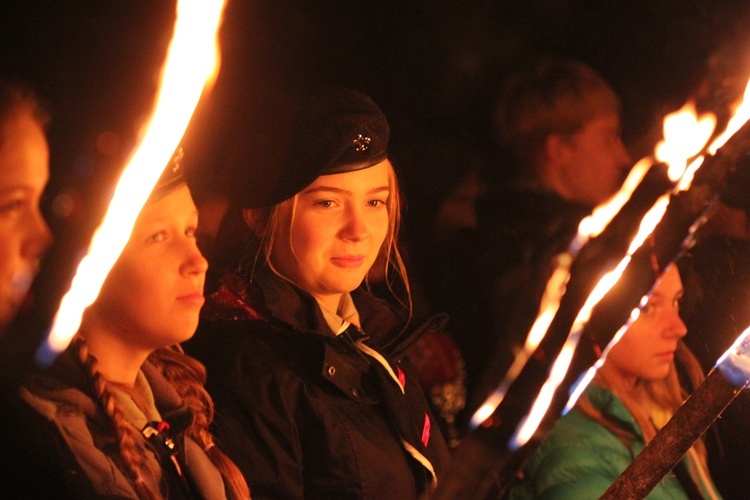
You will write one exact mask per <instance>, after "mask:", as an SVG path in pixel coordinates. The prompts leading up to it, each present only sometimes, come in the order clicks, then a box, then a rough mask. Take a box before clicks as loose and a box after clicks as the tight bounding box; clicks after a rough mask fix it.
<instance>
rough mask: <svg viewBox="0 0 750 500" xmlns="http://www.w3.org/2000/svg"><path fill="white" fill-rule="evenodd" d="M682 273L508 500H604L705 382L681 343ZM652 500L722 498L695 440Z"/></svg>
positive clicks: (667, 275)
mask: <svg viewBox="0 0 750 500" xmlns="http://www.w3.org/2000/svg"><path fill="white" fill-rule="evenodd" d="M682 295H683V288H682V281H681V279H680V274H679V272H678V270H677V267H676V266H674V265H672V266H670V267H668V268H667V269H666V271H664V273H663V274H662V275H661V276H660V277H659V280H658V282H657V285H656V286H655V287H654V290H653V293H652V294H651V295H650V297H649V299H648V302H647V303H646V305H645V306H644V307H643V308H642V309H641V312H640V315H639V316H638V318H637V319H636V320H635V321H634V322H633V323H632V324H631V325H630V327H629V328H628V330H627V331H626V332H625V333H624V335H623V336H622V338H621V339H620V340H619V342H618V343H617V344H615V345H614V346H613V347H612V348H611V349H610V350H609V352H608V353H607V355H606V359H605V361H604V363H603V364H602V366H601V367H600V368H599V369H598V370H597V373H596V375H595V377H594V379H593V380H592V382H591V383H590V384H589V386H588V387H587V388H586V390H585V392H584V394H583V395H582V396H581V398H580V399H579V400H578V402H577V403H576V406H575V407H574V408H573V409H572V410H571V411H569V412H568V413H567V414H566V415H564V416H563V417H562V418H561V419H560V420H558V422H557V424H556V425H555V427H554V428H553V429H552V430H551V431H550V433H549V434H548V435H547V437H546V439H545V440H544V441H543V442H542V443H541V444H540V445H539V447H538V448H537V449H536V451H535V453H534V454H533V456H532V458H531V460H530V461H529V464H528V465H527V467H526V470H525V473H524V475H525V477H524V480H523V482H522V484H521V485H519V486H516V487H514V488H513V489H511V491H510V498H599V496H601V494H602V493H604V492H605V491H606V490H607V488H608V487H609V486H610V484H611V483H612V482H613V481H614V480H615V479H617V477H618V476H619V475H620V473H621V472H622V471H623V470H625V468H626V467H627V466H628V465H629V464H630V462H631V461H632V460H633V458H635V456H636V455H638V454H639V453H640V452H641V451H642V450H643V448H644V446H645V445H646V444H647V443H648V442H649V441H651V440H652V439H653V438H654V436H655V435H656V433H657V432H658V430H659V429H660V428H661V427H662V426H664V424H666V423H667V421H668V420H669V419H670V418H671V417H672V415H673V414H674V413H675V412H676V411H677V409H678V408H679V407H680V405H682V403H683V402H684V401H685V399H686V398H687V396H688V392H687V390H686V388H685V387H684V386H683V382H681V376H682V377H684V384H685V385H687V387H691V388H695V387H697V386H698V385H699V384H700V382H701V381H702V380H703V378H704V376H703V372H702V370H701V367H700V364H699V363H698V360H697V359H696V358H695V356H694V355H693V353H692V352H690V350H689V349H688V347H687V346H686V345H685V344H684V342H683V341H682V339H683V337H684V336H685V334H686V333H687V328H686V327H685V324H684V323H683V322H682V319H681V318H680V316H679V303H680V299H681V298H682ZM649 498H719V494H718V492H717V491H716V489H715V487H714V485H713V483H712V481H711V478H710V476H709V472H708V467H707V464H706V448H705V445H704V444H703V441H702V440H698V441H697V442H696V443H695V444H694V445H693V446H692V447H691V448H690V450H688V452H687V454H686V455H685V457H683V459H682V461H681V462H680V464H678V466H677V467H675V469H674V470H673V471H672V474H669V475H667V476H666V477H665V478H664V479H663V480H662V481H661V482H660V483H659V484H658V485H657V486H656V487H655V488H654V490H653V491H652V493H651V495H650V496H649Z"/></svg>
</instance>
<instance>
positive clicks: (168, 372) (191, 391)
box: [149, 346, 250, 499]
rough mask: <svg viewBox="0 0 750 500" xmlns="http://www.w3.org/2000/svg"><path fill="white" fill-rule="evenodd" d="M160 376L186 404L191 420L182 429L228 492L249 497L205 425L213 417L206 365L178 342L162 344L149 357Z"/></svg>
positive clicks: (235, 495) (230, 462)
mask: <svg viewBox="0 0 750 500" xmlns="http://www.w3.org/2000/svg"><path fill="white" fill-rule="evenodd" d="M149 361H151V362H152V363H153V364H154V365H155V366H157V367H159V369H160V371H161V373H162V374H163V375H164V377H165V378H166V379H167V380H169V381H170V382H171V383H172V385H173V386H174V388H175V390H176V391H177V393H178V394H179V395H180V397H181V398H182V400H183V402H184V403H185V404H186V405H187V407H188V408H190V411H191V413H192V416H193V418H192V422H191V424H190V426H189V427H188V428H187V430H186V431H185V432H186V434H187V435H188V436H190V438H192V439H193V440H194V441H195V442H196V443H198V444H199V445H200V446H201V447H202V448H203V451H204V452H205V453H206V455H207V456H208V457H209V458H210V459H211V462H212V463H213V464H214V465H215V466H216V468H217V469H218V470H219V472H220V473H221V475H222V477H223V478H224V479H225V481H226V482H227V485H228V486H229V489H230V491H231V493H232V498H238V499H249V498H250V490H249V488H248V485H247V482H246V481H245V478H244V477H243V475H242V473H241V472H240V470H239V468H237V466H236V465H235V464H234V462H232V461H231V460H230V459H229V457H227V456H226V455H225V454H224V453H222V452H221V450H219V448H218V447H217V446H215V443H214V437H213V435H212V434H211V432H210V431H209V426H210V425H211V422H212V421H213V418H214V403H213V400H212V399H211V396H210V395H209V394H208V392H207V391H206V389H205V387H204V384H205V382H206V369H205V367H204V366H203V365H202V364H201V363H200V362H199V361H198V360H197V359H195V358H192V357H190V356H188V355H186V354H185V353H184V352H183V350H182V348H181V347H179V346H172V347H164V348H161V349H157V350H156V351H154V352H153V353H152V354H151V356H150V357H149Z"/></svg>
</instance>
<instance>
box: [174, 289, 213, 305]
mask: <svg viewBox="0 0 750 500" xmlns="http://www.w3.org/2000/svg"><path fill="white" fill-rule="evenodd" d="M177 300H178V301H179V302H182V303H184V304H188V305H194V306H198V307H200V306H202V305H203V303H204V302H205V301H206V299H205V298H204V297H203V292H192V293H188V294H185V295H180V296H179V297H177Z"/></svg>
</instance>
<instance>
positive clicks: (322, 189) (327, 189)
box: [300, 186, 391, 195]
mask: <svg viewBox="0 0 750 500" xmlns="http://www.w3.org/2000/svg"><path fill="white" fill-rule="evenodd" d="M390 190H391V188H390V187H389V186H380V187H376V188H372V189H370V190H369V191H367V194H376V193H383V192H390ZM321 192H328V193H339V194H345V195H353V194H354V193H352V192H351V191H349V190H348V189H343V188H337V187H333V186H318V187H314V188H310V189H306V190H304V191H302V193H300V194H303V195H305V194H315V193H321Z"/></svg>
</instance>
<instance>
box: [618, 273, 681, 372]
mask: <svg viewBox="0 0 750 500" xmlns="http://www.w3.org/2000/svg"><path fill="white" fill-rule="evenodd" d="M682 294H683V290H682V281H681V280H680V274H679V272H678V271H677V268H676V266H670V268H669V269H668V270H667V271H666V272H665V273H664V275H663V276H662V277H661V280H660V282H659V284H658V285H657V286H656V288H655V289H654V292H653V294H652V295H651V297H650V298H649V301H648V304H647V305H646V306H645V307H644V308H643V310H642V311H641V314H640V316H639V317H638V319H637V320H636V321H634V322H633V324H632V325H631V326H630V328H629V329H628V331H627V332H625V334H624V335H623V337H622V338H621V339H620V341H619V342H618V343H617V344H616V345H615V346H614V347H613V348H612V349H611V351H610V352H609V354H608V355H607V359H606V362H605V366H607V367H608V369H609V370H610V371H611V372H614V373H616V374H617V375H619V376H620V377H621V378H623V379H630V380H632V381H635V380H638V379H641V380H651V381H653V380H659V379H663V378H664V377H666V376H667V374H668V373H669V369H670V366H671V364H672V362H673V361H674V354H675V351H676V350H677V342H678V341H679V340H680V339H681V338H683V337H684V336H685V334H686V333H687V328H686V327H685V324H684V323H683V322H682V319H681V318H680V315H679V301H680V299H681V298H682Z"/></svg>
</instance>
